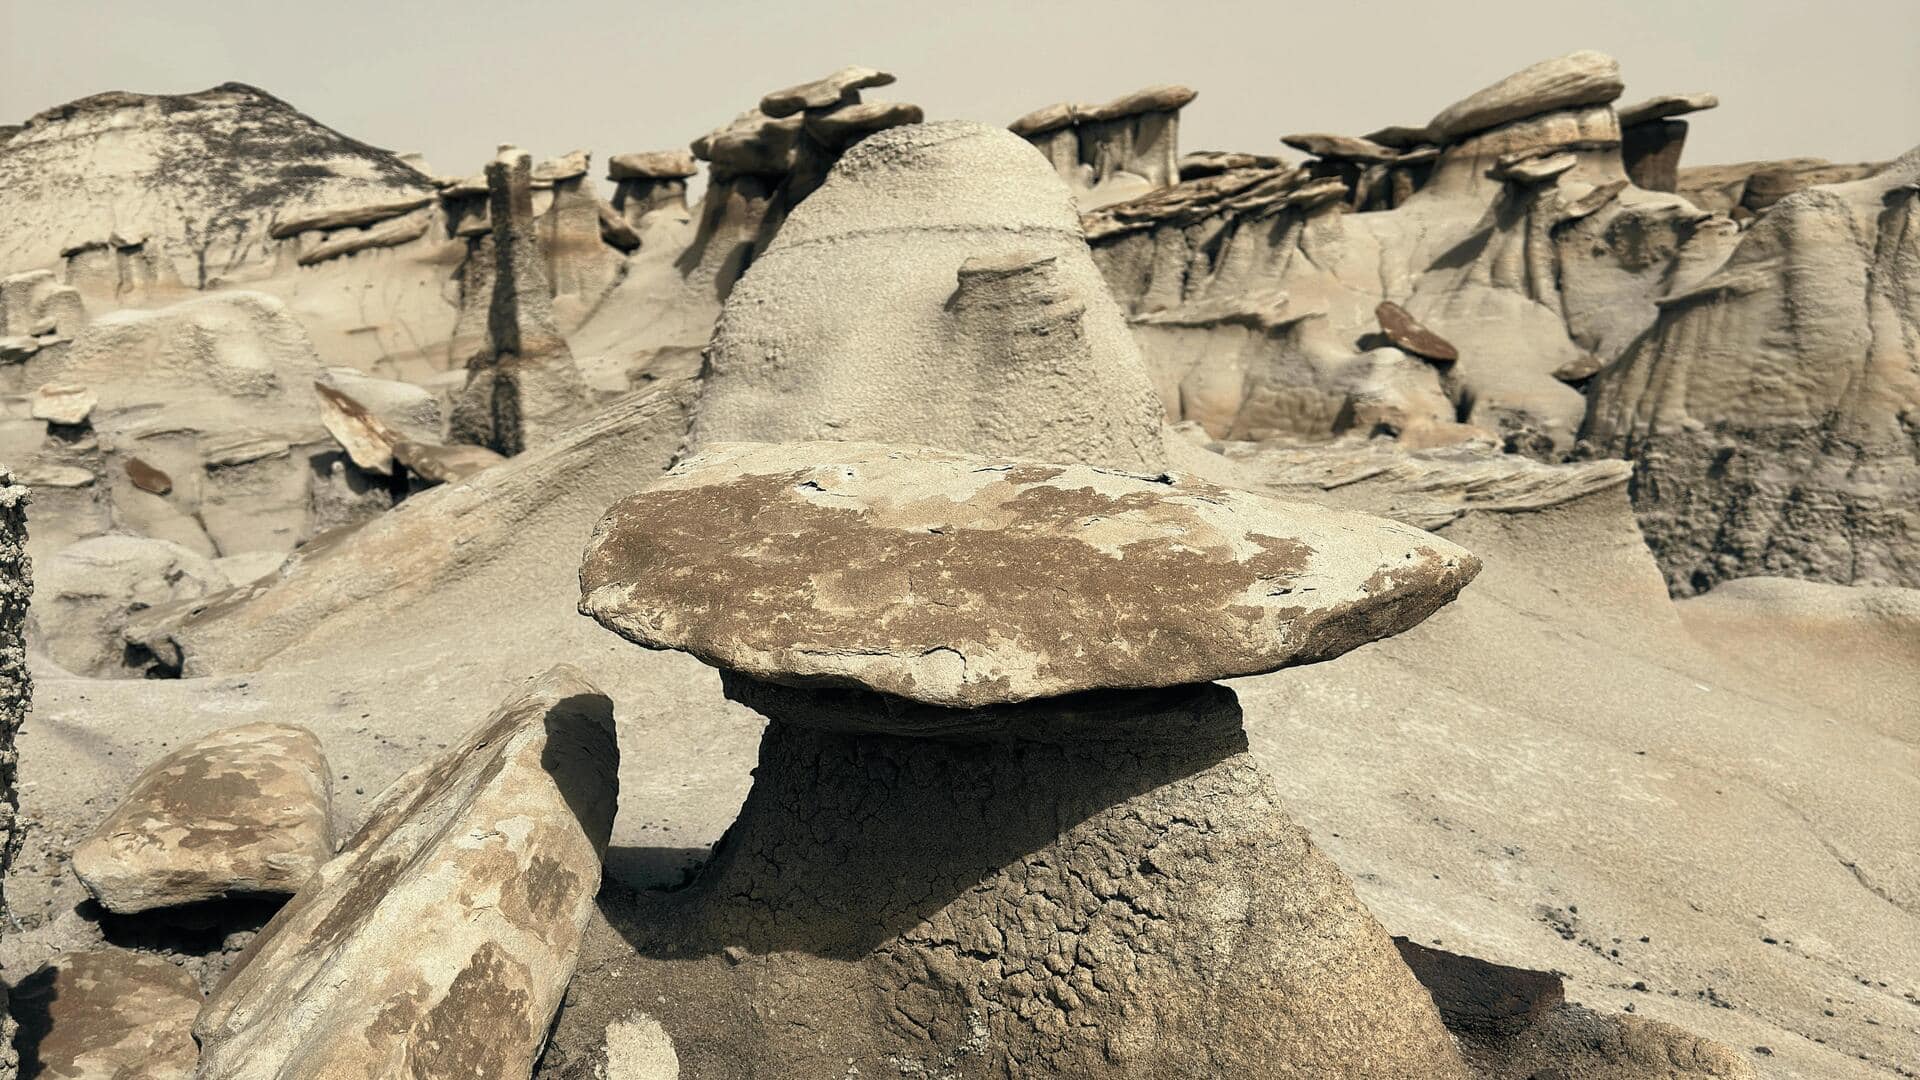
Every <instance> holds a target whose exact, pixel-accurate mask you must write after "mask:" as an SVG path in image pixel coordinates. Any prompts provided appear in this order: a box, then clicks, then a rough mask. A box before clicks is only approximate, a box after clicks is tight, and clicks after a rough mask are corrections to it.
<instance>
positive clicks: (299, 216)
mask: <svg viewBox="0 0 1920 1080" xmlns="http://www.w3.org/2000/svg"><path fill="white" fill-rule="evenodd" d="M432 201H433V196H431V195H411V196H408V197H406V198H403V199H392V200H388V201H384V202H372V203H358V204H354V205H349V206H328V207H321V208H320V209H317V210H308V211H302V212H298V213H294V214H291V215H289V216H287V217H284V218H281V219H280V220H279V221H277V222H275V223H274V225H273V228H272V229H271V230H270V231H269V233H268V235H270V236H272V237H273V238H274V239H275V240H284V239H286V238H287V237H289V236H297V235H299V234H300V233H303V232H326V231H329V230H332V229H346V228H352V227H354V226H357V225H372V224H374V223H375V222H378V221H385V220H387V219H388V218H396V217H399V216H400V215H402V214H405V213H408V212H410V211H414V210H418V209H420V208H421V207H423V206H425V205H427V204H428V203H430V202H432Z"/></svg>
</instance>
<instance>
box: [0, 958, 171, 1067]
mask: <svg viewBox="0 0 1920 1080" xmlns="http://www.w3.org/2000/svg"><path fill="white" fill-rule="evenodd" d="M13 1008H14V1012H15V1014H16V1015H17V1016H20V1017H22V1018H24V1019H25V1022H24V1023H23V1024H21V1032H20V1035H19V1045H20V1046H21V1047H22V1049H23V1051H24V1052H23V1053H22V1054H21V1060H20V1068H21V1074H20V1075H22V1076H29V1077H38V1078H39V1080H189V1078H190V1077H192V1076H193V1075H194V1063H195V1061H196V1060H197V1059H198V1058H199V1056H200V1055H199V1047H197V1046H195V1045H194V1042H193V1017H194V1014H195V1013H197V1012H199V1011H200V984H199V983H198V982H197V981H195V979H194V977H193V976H192V975H189V974H188V973H187V972H186V971H184V970H182V969H181V968H179V967H176V966H175V965H173V964H170V963H168V962H167V961H166V960H165V959H163V958H161V957H158V956H152V955H149V954H146V953H137V952H131V951H129V950H126V949H116V948H111V947H108V948H103V949H100V950H98V951H95V952H66V953H60V954H59V955H57V956H53V957H51V958H49V959H48V960H47V962H46V963H45V964H43V965H41V967H40V968H39V970H37V971H35V972H34V973H33V974H31V975H28V976H27V977H26V978H25V979H22V980H21V981H20V983H19V984H18V985H17V986H15V987H14V991H13Z"/></svg>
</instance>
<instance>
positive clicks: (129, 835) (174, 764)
mask: <svg viewBox="0 0 1920 1080" xmlns="http://www.w3.org/2000/svg"><path fill="white" fill-rule="evenodd" d="M332 811H333V788H332V785H331V783H330V782H329V779H328V773H327V759H326V756H325V755H324V754H322V753H321V750H320V740H319V739H317V738H315V737H314V735H313V733H312V732H310V731H308V730H306V729H305V728H300V727H294V726H292V725H290V724H244V725H242V726H240V727H234V728H227V729H226V730H224V731H217V732H214V733H213V734H211V735H208V736H206V737H204V738H201V739H198V740H196V741H194V742H191V743H188V744H187V745H186V746H183V747H181V748H180V749H178V750H175V751H174V752H172V753H170V754H168V755H167V756H166V757H163V758H161V759H160V760H159V761H156V762H154V763H153V765H152V766H151V767H149V768H148V769H147V771H146V772H144V773H142V774H141V775H140V779H138V780H137V781H135V782H134V785H133V788H132V790H130V791H128V792H127V796H126V798H124V799H122V800H121V801H120V805H118V806H116V807H114V809H113V812H112V813H109V814H108V815H107V817H106V820H104V821H102V822H101V823H100V824H99V825H98V826H97V827H95V828H94V830H93V832H92V833H90V834H89V835H88V836H87V838H86V839H85V840H82V841H81V842H80V844H79V846H77V847H75V848H74V849H73V872H74V875H75V876H77V877H78V878H79V879H80V882H81V884H83V885H85V886H86V887H87V891H88V892H91V893H92V894H93V895H94V898H95V899H97V900H99V901H100V903H101V905H102V906H103V907H105V908H107V909H108V910H109V911H115V912H120V913H122V914H127V913H131V912H136V911H147V910H149V909H152V908H157V907H167V906H171V905H176V904H188V903H193V902H195V901H199V900H211V899H215V898H217V897H222V896H230V895H236V894H251V893H283V894H284V893H292V892H294V891H295V890H297V889H299V888H300V886H301V885H303V884H305V883H306V880H307V879H308V878H310V877H312V876H313V872H314V871H315V870H318V869H319V868H320V865H321V864H322V863H324V862H326V861H327V860H328V859H329V858H331V857H332V856H333V824H332Z"/></svg>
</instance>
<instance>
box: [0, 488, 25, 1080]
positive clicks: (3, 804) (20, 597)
mask: <svg viewBox="0 0 1920 1080" xmlns="http://www.w3.org/2000/svg"><path fill="white" fill-rule="evenodd" d="M30 497H31V493H30V492H29V491H28V490H27V489H26V488H25V487H23V486H21V485H19V484H16V483H14V482H13V474H12V472H10V471H9V470H8V469H7V468H6V466H4V465H0V919H4V918H6V917H7V916H8V908H7V890H6V875H7V869H8V868H9V867H11V866H12V865H13V855H14V852H16V851H18V850H20V838H21V824H22V823H21V822H20V820H19V818H18V816H17V815H18V814H19V811H20V793H19V791H17V790H16V789H15V784H16V778H17V777H18V776H19V761H18V759H17V758H16V757H15V752H14V745H13V744H14V734H15V733H16V732H18V731H19V730H20V725H21V724H22V723H24V722H25V721H26V719H27V708H28V706H29V705H31V704H32V701H33V676H32V675H31V674H30V673H29V672H28V671H27V640H26V621H27V605H28V603H29V601H31V600H32V599H33V560H32V558H31V557H29V556H28V555H27V503H28V501H29V499H30ZM0 993H4V991H0ZM4 1004H5V1002H4V1001H0V1006H4ZM4 1011H5V1010H4V1008H3V1007H0V1013H4ZM0 1043H4V1040H0ZM0 1060H4V1052H0Z"/></svg>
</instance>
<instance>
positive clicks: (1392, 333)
mask: <svg viewBox="0 0 1920 1080" xmlns="http://www.w3.org/2000/svg"><path fill="white" fill-rule="evenodd" d="M1373 316H1374V318H1376V319H1378V320H1379V321H1380V332H1381V333H1383V334H1385V335H1387V340H1388V341H1391V342H1393V343H1394V344H1395V345H1398V346H1399V347H1400V348H1402V349H1405V350H1406V351H1408V352H1410V353H1412V354H1414V355H1415V356H1424V357H1426V358H1427V359H1429V360H1437V361H1439V362H1441V363H1443V364H1445V363H1452V362H1453V361H1455V360H1458V359H1460V350H1458V349H1456V348H1454V347H1453V345H1452V343H1450V342H1449V341H1447V339H1446V338H1443V337H1441V336H1440V335H1439V334H1436V333H1434V332H1433V331H1431V330H1429V329H1427V328H1426V327H1425V326H1424V325H1422V324H1421V322H1420V320H1418V319H1416V318H1414V317H1413V316H1412V315H1410V314H1408V312H1407V309H1406V308H1403V307H1401V306H1400V305H1399V304H1396V303H1394V302H1393V301H1391V300H1382V301H1381V302H1380V303H1379V304H1378V305H1376V306H1375V307H1374V309H1373Z"/></svg>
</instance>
